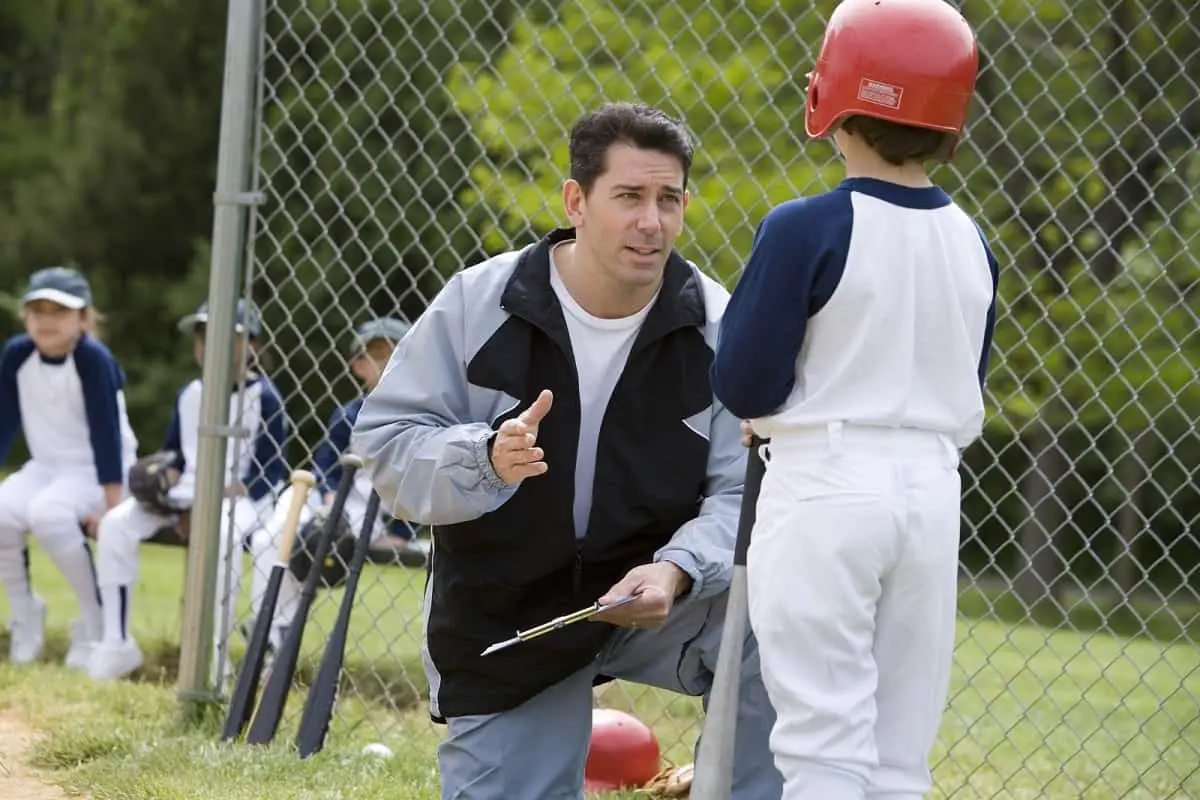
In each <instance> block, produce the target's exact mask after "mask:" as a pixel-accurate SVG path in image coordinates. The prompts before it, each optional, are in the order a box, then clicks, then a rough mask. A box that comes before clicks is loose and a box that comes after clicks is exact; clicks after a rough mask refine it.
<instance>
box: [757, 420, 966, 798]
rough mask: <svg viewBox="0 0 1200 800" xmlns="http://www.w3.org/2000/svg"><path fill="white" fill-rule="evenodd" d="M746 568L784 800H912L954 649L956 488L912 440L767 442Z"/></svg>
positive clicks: (933, 446) (943, 444) (940, 463)
mask: <svg viewBox="0 0 1200 800" xmlns="http://www.w3.org/2000/svg"><path fill="white" fill-rule="evenodd" d="M768 451H769V453H770V461H769V464H768V468H767V472H766V477H765V479H764V480H763V485H762V492H761V496H760V499H759V502H758V507H757V522H756V525H755V527H754V533H753V539H752V542H751V546H750V550H749V554H748V560H747V579H748V580H747V585H748V588H749V606H750V622H751V626H752V628H753V630H754V633H755V635H756V637H757V639H758V646H759V653H760V656H761V659H762V669H763V682H764V683H765V684H766V687H767V692H768V694H769V696H770V698H771V702H772V704H773V705H774V707H775V709H776V712H777V715H778V720H777V723H776V725H775V729H774V731H773V733H772V737H771V749H772V751H773V752H774V754H775V762H776V764H777V766H778V767H779V770H780V772H782V774H783V776H784V780H785V789H784V798H785V800H859V799H860V798H874V799H876V800H881V799H882V798H887V799H888V800H916V798H920V797H922V796H923V795H924V794H925V793H926V792H927V791H928V790H929V788H930V786H931V777H930V771H929V757H930V751H931V749H932V747H933V744H934V740H935V738H936V736H937V731H938V727H939V725H940V721H941V717H942V713H943V709H944V706H945V703H946V696H947V691H948V685H949V677H950V668H951V656H952V651H953V648H954V641H955V612H956V602H957V572H958V548H959V524H960V523H959V514H960V503H961V499H960V492H961V484H960V479H959V475H958V470H957V467H958V452H957V450H956V449H955V447H954V446H953V445H952V444H951V443H950V441H949V440H948V439H946V438H944V437H941V436H939V435H936V434H932V433H926V432H921V431H916V430H909V429H904V430H893V429H883V428H876V429H869V428H853V427H849V426H847V427H845V428H843V427H842V426H841V425H840V424H834V425H832V426H830V427H829V428H828V429H826V428H820V429H814V430H812V431H807V432H799V433H792V434H787V433H784V434H779V435H773V437H772V441H771V443H770V444H769V446H768Z"/></svg>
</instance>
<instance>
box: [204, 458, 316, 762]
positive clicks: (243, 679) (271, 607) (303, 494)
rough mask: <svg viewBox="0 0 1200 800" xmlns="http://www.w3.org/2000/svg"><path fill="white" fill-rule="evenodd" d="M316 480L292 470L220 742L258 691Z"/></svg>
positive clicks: (230, 735) (229, 737)
mask: <svg viewBox="0 0 1200 800" xmlns="http://www.w3.org/2000/svg"><path fill="white" fill-rule="evenodd" d="M316 483H317V480H316V478H315V477H313V474H312V473H311V472H309V471H307V470H302V469H298V470H295V471H294V472H292V499H291V503H290V504H289V505H288V510H287V516H286V517H284V522H283V530H282V531H281V532H280V534H279V560H278V561H277V562H276V563H275V564H274V565H272V567H271V576H270V578H268V580H267V590H266V592H265V593H264V594H263V599H262V605H261V607H260V608H259V611H258V616H257V617H256V618H255V620H254V633H253V634H252V635H251V637H250V645H249V647H247V648H246V656H245V658H244V659H243V660H242V668H241V671H240V672H239V673H238V678H237V684H236V685H235V686H234V689H233V699H232V700H230V702H229V711H228V713H227V714H226V716H225V727H224V728H223V729H222V730H221V741H223V742H229V741H233V740H234V739H236V738H237V737H238V736H240V735H241V734H242V731H243V730H244V729H245V727H246V723H248V722H249V721H250V713H251V711H252V710H253V708H254V696H255V695H256V694H257V693H258V680H259V678H260V677H261V676H262V668H263V660H264V659H265V657H266V654H267V641H268V639H269V638H270V635H271V622H272V619H273V618H274V616H275V605H276V603H277V602H278V600H279V587H280V586H281V585H282V583H283V576H284V573H285V572H287V563H288V559H289V558H291V554H292V542H294V541H295V539H296V530H297V529H298V528H299V527H300V513H301V511H302V510H303V509H304V505H305V503H307V502H308V492H309V490H310V489H312V487H313V486H315V485H316Z"/></svg>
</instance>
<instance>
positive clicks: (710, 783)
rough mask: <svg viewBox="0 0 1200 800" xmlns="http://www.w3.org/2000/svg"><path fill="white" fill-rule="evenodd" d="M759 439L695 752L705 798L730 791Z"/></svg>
mask: <svg viewBox="0 0 1200 800" xmlns="http://www.w3.org/2000/svg"><path fill="white" fill-rule="evenodd" d="M762 443H763V442H762V440H761V439H759V438H758V437H757V436H754V437H752V438H751V442H750V456H749V458H748V459H747V462H746V485H745V488H744V489H743V492H742V509H741V516H740V517H739V518H738V531H737V544H735V545H734V548H733V578H732V579H731V582H730V585H729V600H728V602H727V603H726V605H725V625H724V628H723V630H722V631H721V649H720V650H719V651H718V652H717V668H716V670H715V671H714V674H713V685H712V691H711V693H710V694H709V699H708V709H707V710H706V713H705V717H704V730H703V731H702V733H701V734H700V746H699V748H698V750H697V753H696V767H695V772H694V774H693V778H692V795H691V796H692V797H697V798H703V800H728V798H729V795H730V793H731V792H732V791H733V756H734V743H735V742H736V741H737V705H738V686H739V685H740V681H741V673H742V649H743V644H744V643H745V640H746V626H747V624H748V622H749V620H748V610H747V606H748V597H747V594H746V553H747V552H748V551H749V550H750V532H751V531H752V530H753V529H754V520H755V512H756V510H757V506H758V492H759V489H760V488H761V487H762V479H763V474H764V473H765V472H766V464H765V463H763V460H762V458H760V457H759V454H758V450H759V447H760V446H761V445H762Z"/></svg>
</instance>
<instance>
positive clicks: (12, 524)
mask: <svg viewBox="0 0 1200 800" xmlns="http://www.w3.org/2000/svg"><path fill="white" fill-rule="evenodd" d="M103 510H104V490H103V489H102V488H101V487H100V484H99V482H97V480H96V470H95V468H94V467H92V466H81V467H59V466H49V465H46V464H40V463H38V462H35V461H28V462H26V463H25V465H24V466H23V467H21V469H20V470H18V471H17V472H15V473H13V474H12V475H10V476H8V477H7V478H5V479H4V481H3V482H0V583H3V584H4V588H5V590H6V591H7V593H8V595H9V602H10V604H11V605H12V606H13V607H14V609H15V608H16V607H17V606H19V605H21V604H22V603H23V602H26V601H27V599H28V597H29V593H30V586H29V580H28V576H27V575H26V572H25V567H26V565H25V554H24V550H25V536H26V533H32V534H33V536H34V538H35V539H37V541H38V543H39V544H40V545H41V546H42V549H43V550H45V551H46V554H47V556H48V557H49V558H50V559H51V560H52V561H53V562H54V563H55V564H56V565H57V566H58V567H59V569H60V570H62V571H63V573H64V574H65V575H66V577H67V578H68V579H69V580H70V582H71V586H72V589H73V590H74V591H75V594H76V595H77V597H78V598H79V600H80V605H81V606H86V607H87V609H88V610H91V609H98V608H99V605H98V603H97V602H96V585H95V580H94V577H93V575H92V574H91V565H90V557H89V556H88V555H87V548H86V544H87V541H86V539H85V538H84V535H83V531H82V529H81V528H80V523H81V522H82V521H83V519H84V517H86V516H88V515H89V514H96V513H99V512H101V511H103Z"/></svg>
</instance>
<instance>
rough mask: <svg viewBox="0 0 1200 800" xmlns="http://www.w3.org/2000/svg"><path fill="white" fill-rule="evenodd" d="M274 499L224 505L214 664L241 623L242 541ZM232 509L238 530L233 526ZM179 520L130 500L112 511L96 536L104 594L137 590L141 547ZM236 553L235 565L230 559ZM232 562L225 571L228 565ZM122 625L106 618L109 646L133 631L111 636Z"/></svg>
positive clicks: (240, 500)
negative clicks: (110, 591)
mask: <svg viewBox="0 0 1200 800" xmlns="http://www.w3.org/2000/svg"><path fill="white" fill-rule="evenodd" d="M269 502H270V501H269V496H268V498H266V499H264V500H263V501H259V502H258V503H256V502H255V501H253V500H251V499H250V498H248V497H238V498H236V499H233V500H230V499H228V498H226V499H225V500H223V501H222V502H221V536H220V540H219V542H220V544H219V553H220V557H219V560H218V566H217V597H216V603H217V607H216V620H217V624H216V625H215V626H214V634H213V635H214V642H213V648H214V659H215V658H216V653H217V652H218V651H219V646H220V643H221V642H222V641H223V640H225V639H227V638H228V636H229V634H230V633H231V632H232V630H233V628H234V624H235V622H236V618H237V598H238V587H239V585H240V583H241V576H242V549H241V543H242V541H243V538H244V537H246V536H250V535H252V534H253V532H254V531H255V530H256V529H258V528H260V527H261V526H262V520H263V519H265V514H266V510H267V509H269V508H270V505H269ZM231 507H232V511H233V515H234V516H233V526H232V528H231V527H230V526H229V513H230V509H231ZM175 522H176V517H174V516H164V515H162V514H156V513H154V512H153V511H149V510H147V509H146V508H145V507H144V506H142V505H141V504H139V503H138V502H137V500H135V499H133V498H129V499H127V500H125V501H124V502H123V503H121V504H120V505H119V506H117V507H116V508H114V509H112V510H111V511H109V512H108V513H107V514H105V515H104V517H103V518H101V520H100V526H99V530H98V532H97V534H96V539H97V540H98V541H97V548H96V573H97V579H98V582H99V585H100V589H101V591H102V592H104V591H106V590H110V589H116V588H118V587H121V586H127V587H128V586H132V584H134V583H136V582H137V578H138V568H139V562H140V559H139V548H140V546H141V543H142V542H144V541H145V540H146V539H149V538H150V537H151V536H153V535H154V534H155V533H156V532H157V531H158V530H160V529H162V528H164V527H167V526H171V525H174V524H175ZM231 552H232V556H233V557H232V559H230V558H229V556H230V553H231ZM227 559H229V560H230V561H231V564H230V568H229V569H228V570H227V569H226V560H227ZM114 624H115V625H123V624H124V620H122V619H121V618H120V617H119V616H116V615H110V614H106V615H105V631H104V639H105V641H109V642H112V641H121V640H122V639H124V638H125V637H126V636H127V635H128V631H123V630H111V627H112V626H113V625H114Z"/></svg>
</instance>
